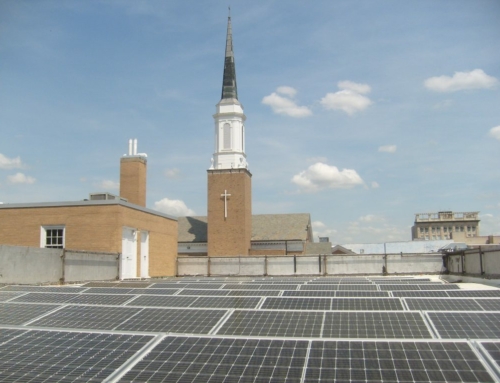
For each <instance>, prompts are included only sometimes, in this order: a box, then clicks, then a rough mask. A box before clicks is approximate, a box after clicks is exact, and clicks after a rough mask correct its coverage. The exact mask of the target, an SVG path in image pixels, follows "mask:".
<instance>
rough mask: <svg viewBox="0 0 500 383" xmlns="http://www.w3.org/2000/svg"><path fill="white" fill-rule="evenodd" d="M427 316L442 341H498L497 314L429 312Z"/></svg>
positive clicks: (499, 328) (499, 336) (499, 333)
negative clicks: (465, 339) (467, 339)
mask: <svg viewBox="0 0 500 383" xmlns="http://www.w3.org/2000/svg"><path fill="white" fill-rule="evenodd" d="M427 316H428V317H429V318H430V320H431V321H432V323H433V324H434V328H435V329H436V330H437V332H438V333H439V335H440V336H441V338H444V339H464V338H470V339H500V321H499V314H498V313H485V312H482V313H481V312H479V313H475V312H470V313H467V312H429V313H427Z"/></svg>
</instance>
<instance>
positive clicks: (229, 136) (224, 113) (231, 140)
mask: <svg viewBox="0 0 500 383" xmlns="http://www.w3.org/2000/svg"><path fill="white" fill-rule="evenodd" d="M213 117H214V121H215V152H214V155H213V158H212V165H211V166H210V169H237V168H244V169H247V168H248V164H247V159H246V154H245V126H244V123H245V120H246V117H245V114H244V113H243V106H242V105H241V104H240V102H239V101H238V89H237V86H236V70H235V66H234V53H233V36H232V29H231V16H229V17H228V22H227V37H226V55H225V60H224V76H223V83H222V96H221V100H220V102H219V103H218V104H217V106H216V112H215V114H214V115H213Z"/></svg>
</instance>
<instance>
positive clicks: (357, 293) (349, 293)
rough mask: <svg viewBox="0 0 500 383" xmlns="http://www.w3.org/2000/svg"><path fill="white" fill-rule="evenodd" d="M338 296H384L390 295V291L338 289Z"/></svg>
mask: <svg viewBox="0 0 500 383" xmlns="http://www.w3.org/2000/svg"><path fill="white" fill-rule="evenodd" d="M335 296H336V297H346V298H349V297H350V298H355V297H359V298H363V297H366V298H369V297H372V298H384V297H389V292H388V291H337V293H336V295H335Z"/></svg>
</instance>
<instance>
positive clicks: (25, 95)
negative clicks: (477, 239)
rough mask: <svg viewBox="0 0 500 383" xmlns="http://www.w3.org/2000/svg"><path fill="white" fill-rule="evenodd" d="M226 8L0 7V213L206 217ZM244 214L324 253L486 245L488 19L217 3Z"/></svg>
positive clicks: (403, 10) (492, 64)
mask: <svg viewBox="0 0 500 383" xmlns="http://www.w3.org/2000/svg"><path fill="white" fill-rule="evenodd" d="M227 5H228V4H227V2H222V1H216V0H207V1H202V2H200V1H182V0H171V1H154V0H152V1H140V0H134V1H118V0H116V1H112V0H110V1H97V0H88V1H72V0H66V1H45V0H39V1H23V0H18V1H3V2H1V3H0V55H1V58H2V59H1V63H0V201H2V202H3V203H20V202H45V201H66V200H80V199H84V198H87V196H88V194H89V193H91V192H99V191H109V192H111V193H118V188H117V186H118V181H119V158H120V156H121V155H123V154H124V153H125V152H126V151H127V147H128V140H129V139H130V138H137V139H138V142H139V152H146V153H147V154H148V186H147V187H148V198H147V205H148V207H151V208H157V209H161V210H162V211H165V212H168V213H171V214H179V215H185V214H197V215H205V214H206V182H207V181H206V169H208V167H209V166H210V158H211V156H212V152H213V119H212V114H213V113H215V104H217V102H218V101H219V99H220V92H221V86H222V71H223V62H224V46H225V33H226V23H227ZM231 13H232V24H233V39H234V51H235V60H236V74H237V80H238V95H239V99H240V101H241V103H242V104H243V106H244V108H245V114H246V116H247V121H246V144H247V145H246V150H247V152H246V153H247V158H248V162H249V170H250V171H251V172H252V174H253V181H252V183H253V185H252V186H253V212H254V213H255V214H259V213H260V214H262V213H302V212H309V213H311V217H312V221H313V222H314V224H313V226H314V229H315V235H316V236H317V235H328V236H329V237H330V239H331V241H332V242H334V243H354V242H358V243H367V242H384V241H395V240H409V239H410V227H411V226H412V224H413V220H414V214H415V213H425V212H436V211H440V210H453V211H458V212H460V211H480V213H481V234H483V235H488V234H497V235H499V234H500V170H499V169H500V167H499V163H500V161H499V160H500V43H499V40H498V37H499V36H500V23H499V22H498V20H499V19H500V2H499V1H496V0H487V1H484V0H475V1H470V0H463V1H462V0H451V1H448V0H440V1H435V0H432V1H426V0H423V1H400V0H395V1H392V0H385V1H382V0H381V1H373V0H367V1H352V0H346V1H343V0H330V1H319V0H318V1H313V2H304V1H293V0H290V1H251V2H249V1H240V0H236V1H231Z"/></svg>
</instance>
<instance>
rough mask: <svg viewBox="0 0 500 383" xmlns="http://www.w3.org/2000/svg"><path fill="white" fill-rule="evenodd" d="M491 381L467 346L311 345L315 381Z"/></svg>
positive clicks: (310, 373)
mask: <svg viewBox="0 0 500 383" xmlns="http://www.w3.org/2000/svg"><path fill="white" fill-rule="evenodd" d="M382 381H383V382H482V383H485V382H494V381H495V380H494V378H493V377H492V376H491V375H490V374H489V373H488V370H487V369H486V367H485V366H484V365H483V363H482V362H481V361H480V360H479V359H478V356H477V355H476V353H475V352H474V351H473V350H472V348H471V347H470V346H469V345H468V344H467V343H465V342H453V343H451V342H450V343H448V342H425V341H419V342H409V341H405V342H396V341H394V342H379V341H378V342H377V341H313V342H312V344H311V351H310V353H309V358H308V362H307V370H306V374H305V380H304V382H306V383H313V382H382Z"/></svg>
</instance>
